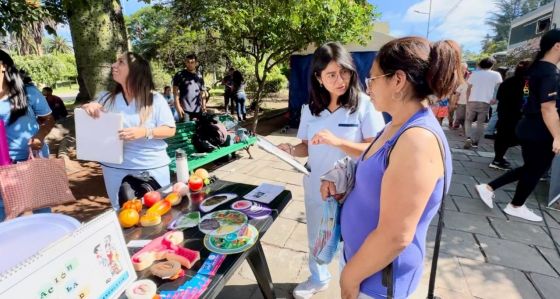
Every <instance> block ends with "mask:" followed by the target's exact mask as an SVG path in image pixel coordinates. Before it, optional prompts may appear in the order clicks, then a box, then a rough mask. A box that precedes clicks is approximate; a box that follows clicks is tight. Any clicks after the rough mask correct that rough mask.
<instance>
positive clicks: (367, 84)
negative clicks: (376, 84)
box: [366, 73, 393, 90]
mask: <svg viewBox="0 0 560 299" xmlns="http://www.w3.org/2000/svg"><path fill="white" fill-rule="evenodd" d="M391 75H393V73H387V74H383V75H379V76H373V77H369V78H366V90H369V89H370V87H371V83H372V82H373V81H374V80H375V79H378V78H382V77H385V76H391Z"/></svg>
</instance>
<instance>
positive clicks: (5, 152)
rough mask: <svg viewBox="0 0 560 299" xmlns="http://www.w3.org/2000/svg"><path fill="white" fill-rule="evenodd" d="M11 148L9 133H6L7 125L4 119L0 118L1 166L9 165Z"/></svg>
mask: <svg viewBox="0 0 560 299" xmlns="http://www.w3.org/2000/svg"><path fill="white" fill-rule="evenodd" d="M11 163H12V161H11V160H10V149H9V148H8V135H7V134H6V127H5V126H4V121H3V120H1V119H0V166H3V165H9V164H11Z"/></svg>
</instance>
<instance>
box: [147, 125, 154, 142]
mask: <svg viewBox="0 0 560 299" xmlns="http://www.w3.org/2000/svg"><path fill="white" fill-rule="evenodd" d="M146 139H148V140H149V139H154V130H153V129H152V128H146Z"/></svg>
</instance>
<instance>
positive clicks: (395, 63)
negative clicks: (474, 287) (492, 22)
mask: <svg viewBox="0 0 560 299" xmlns="http://www.w3.org/2000/svg"><path fill="white" fill-rule="evenodd" d="M460 73H461V54H460V50H459V46H458V45H457V44H456V43H455V42H453V41H448V40H446V41H439V42H435V43H430V42H429V41H428V40H426V39H424V38H420V37H405V38H400V39H395V40H393V41H390V42H389V43H387V44H385V45H384V46H383V47H382V48H381V50H380V51H379V53H378V54H377V58H376V60H375V62H374V64H373V67H372V69H371V71H370V78H367V79H366V83H367V84H366V86H367V91H368V94H369V96H370V98H371V100H372V101H373V104H374V106H375V108H376V109H377V110H378V111H384V112H387V113H389V114H390V115H391V116H392V121H391V122H390V123H389V124H387V126H386V127H385V129H384V130H383V131H382V132H381V133H380V134H379V135H378V136H377V138H376V139H375V140H374V141H373V143H372V144H371V145H370V146H369V147H368V148H367V149H366V150H365V152H363V153H362V155H361V158H360V159H359V160H358V162H357V168H356V183H355V186H354V189H353V190H352V191H351V193H350V194H349V196H348V198H347V199H346V201H345V202H344V205H343V206H342V212H341V230H342V237H343V240H344V251H343V253H344V259H345V261H346V265H345V266H344V268H343V270H342V273H341V278H340V286H341V292H342V295H341V297H342V298H343V299H356V298H385V297H386V295H387V288H386V286H384V283H383V277H382V274H383V271H382V270H383V269H384V268H385V267H386V266H387V265H389V264H391V263H392V265H393V266H392V271H393V277H392V281H393V294H394V298H407V297H408V296H409V295H410V294H411V293H412V292H413V291H414V290H415V289H416V287H417V285H418V282H419V281H420V278H421V276H422V270H423V259H424V255H425V243H426V233H427V230H428V226H429V224H430V221H431V220H432V218H433V217H434V215H435V214H436V213H437V210H438V207H439V205H440V203H441V198H442V193H443V192H444V190H443V189H444V178H445V177H446V178H447V180H448V183H449V180H450V174H451V165H452V163H451V153H450V151H449V146H448V144H447V140H446V138H445V135H444V133H443V131H442V129H441V126H440V125H439V123H438V122H437V120H436V119H435V117H434V115H433V113H432V112H431V110H430V109H429V108H428V107H429V106H428V102H427V99H426V98H427V96H428V95H431V94H433V95H435V96H436V97H437V98H445V97H447V96H449V95H450V94H451V93H453V91H454V90H455V89H456V88H457V86H458V85H459V84H460V83H461V82H460V81H459V80H461V78H462V77H461V76H460ZM442 156H444V157H445V158H444V159H443V160H442ZM444 172H445V173H447V174H448V175H447V176H444ZM446 191H447V190H445V192H446ZM321 194H322V195H323V197H326V196H328V195H335V194H336V190H335V189H334V184H332V183H328V182H325V183H323V184H322V185H321Z"/></svg>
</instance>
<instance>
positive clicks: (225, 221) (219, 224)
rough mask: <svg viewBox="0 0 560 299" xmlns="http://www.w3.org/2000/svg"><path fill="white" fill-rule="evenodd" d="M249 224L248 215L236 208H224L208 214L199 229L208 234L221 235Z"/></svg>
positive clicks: (233, 231)
mask: <svg viewBox="0 0 560 299" xmlns="http://www.w3.org/2000/svg"><path fill="white" fill-rule="evenodd" d="M246 224H247V215H245V214H243V213H241V212H239V211H235V210H222V211H216V212H212V213H210V214H206V215H205V216H204V217H202V219H201V221H200V223H199V224H198V229H199V230H200V231H201V232H203V233H204V234H206V235H210V236H212V237H221V236H225V235H228V234H231V233H235V232H237V231H239V230H240V229H241V228H243V226H245V225H246Z"/></svg>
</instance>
